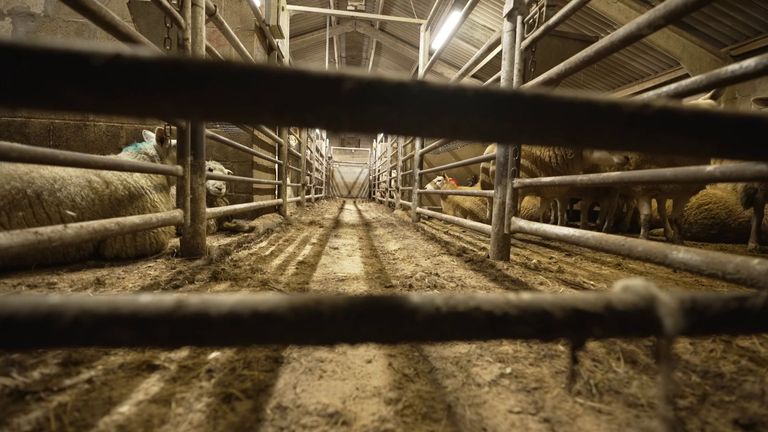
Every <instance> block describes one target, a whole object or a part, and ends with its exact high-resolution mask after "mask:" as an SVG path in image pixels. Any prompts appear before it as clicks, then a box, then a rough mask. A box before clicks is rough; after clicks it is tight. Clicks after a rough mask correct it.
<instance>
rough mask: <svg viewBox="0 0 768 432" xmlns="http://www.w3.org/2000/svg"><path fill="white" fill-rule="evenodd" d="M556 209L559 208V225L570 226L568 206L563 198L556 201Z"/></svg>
mask: <svg viewBox="0 0 768 432" xmlns="http://www.w3.org/2000/svg"><path fill="white" fill-rule="evenodd" d="M555 207H556V208H557V225H559V226H566V225H568V205H567V204H566V203H564V202H563V199H562V198H557V199H555Z"/></svg>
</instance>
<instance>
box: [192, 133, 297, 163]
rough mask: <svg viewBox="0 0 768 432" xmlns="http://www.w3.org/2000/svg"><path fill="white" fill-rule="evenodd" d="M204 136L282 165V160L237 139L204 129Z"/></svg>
mask: <svg viewBox="0 0 768 432" xmlns="http://www.w3.org/2000/svg"><path fill="white" fill-rule="evenodd" d="M205 136H206V137H207V138H210V139H212V140H214V141H216V142H219V143H221V144H224V145H226V146H228V147H232V148H234V149H237V150H240V151H241V152H244V153H248V154H250V155H253V156H256V157H258V158H261V159H264V160H267V161H269V162H272V163H276V164H278V165H282V164H283V161H281V160H278V159H276V158H274V157H272V156H270V155H268V154H267V153H264V152H261V151H259V150H255V149H252V148H250V147H248V146H246V145H243V144H240V143H239V142H237V141H234V140H231V139H229V138H227V137H225V136H221V135H219V134H217V133H214V132H211V131H205Z"/></svg>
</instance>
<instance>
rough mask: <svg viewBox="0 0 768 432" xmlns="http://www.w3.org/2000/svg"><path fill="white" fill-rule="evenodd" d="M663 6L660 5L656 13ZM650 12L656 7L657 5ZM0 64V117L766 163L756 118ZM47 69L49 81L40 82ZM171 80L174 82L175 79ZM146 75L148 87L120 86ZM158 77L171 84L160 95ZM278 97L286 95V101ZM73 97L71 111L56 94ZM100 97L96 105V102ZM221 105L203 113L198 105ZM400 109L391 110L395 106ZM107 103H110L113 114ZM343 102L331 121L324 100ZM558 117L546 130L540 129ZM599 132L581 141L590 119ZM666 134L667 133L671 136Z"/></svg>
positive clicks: (464, 93)
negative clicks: (142, 119) (318, 132)
mask: <svg viewBox="0 0 768 432" xmlns="http://www.w3.org/2000/svg"><path fill="white" fill-rule="evenodd" d="M666 3H667V2H665V3H663V4H666ZM663 4H662V5H663ZM0 55H2V56H3V57H5V58H13V59H14V67H12V68H2V69H0V90H1V91H0V106H5V107H15V108H31V109H60V110H70V111H78V112H91V113H93V112H99V113H104V114H123V115H131V114H133V115H137V114H142V115H145V116H157V117H160V118H162V117H172V116H179V117H184V118H193V119H210V120H228V121H234V122H237V121H244V122H247V121H248V120H249V119H253V118H259V119H264V120H265V121H267V122H270V123H271V122H275V123H282V124H286V123H293V124H295V125H297V126H300V127H303V126H311V127H324V128H327V129H339V130H346V129H354V130H355V131H360V132H374V133H378V132H379V131H385V132H387V133H392V134H409V135H410V134H422V135H427V136H429V135H432V136H434V135H444V136H447V137H449V138H454V139H475V140H479V141H489V142H493V141H496V142H501V143H503V142H510V141H515V142H536V143H540V144H542V145H555V146H560V145H562V146H566V147H576V148H582V147H587V148H603V149H612V150H629V151H633V150H636V149H637V148H643V149H645V151H648V152H654V151H656V152H664V153H666V154H685V155H687V154H692V153H694V152H695V153H703V154H709V155H711V156H713V157H724V158H731V159H744V160H749V159H752V160H761V159H762V160H768V147H766V146H755V145H752V142H751V139H748V138H747V137H754V136H761V134H762V133H764V131H765V130H766V129H768V116H764V115H759V114H753V113H736V112H722V111H714V110H702V109H698V110H697V109H693V108H688V107H682V106H671V105H659V104H646V103H638V102H634V101H628V100H616V99H610V98H596V97H587V96H583V95H579V96H576V95H560V94H550V93H543V92H530V91H499V90H492V89H485V88H474V87H472V88H460V89H457V88H456V87H455V86H450V85H440V84H436V83H423V82H418V81H417V82H405V81H396V80H386V81H385V80H377V79H372V78H368V77H351V76H336V75H328V74H318V73H315V72H309V71H300V70H290V69H286V68H273V67H269V66H261V65H258V66H257V65H243V64H237V63H229V62H207V61H196V60H190V59H183V58H171V57H160V58H148V57H146V56H137V55H133V54H130V53H127V54H122V55H121V56H118V57H116V56H112V55H109V54H105V53H103V52H95V51H93V50H90V51H88V50H72V49H60V48H50V47H39V46H31V45H28V44H23V45H22V44H16V43H9V42H0ZM49 70H56V71H58V73H56V74H53V75H51V74H46V72H47V71H49ZM181 72H183V73H181ZM135 76H152V77H154V79H152V80H141V81H140V82H137V81H136V80H129V79H125V80H123V79H121V77H135ZM210 76H217V77H218V82H217V86H216V87H215V90H214V88H213V87H212V86H199V85H198V86H197V87H196V88H197V90H196V91H195V92H194V94H192V93H190V92H185V91H182V88H186V85H187V84H189V85H192V84H193V83H195V82H197V81H196V80H202V81H205V80H206V79H209V78H210ZM165 78H168V79H173V82H176V84H177V85H174V86H171V87H168V86H166V85H164V83H165V82H167V81H166V80H165ZM138 92H142V93H146V92H154V93H157V94H163V95H164V97H165V100H167V101H168V102H169V103H163V104H145V103H143V102H142V101H140V100H137V99H136V98H135V97H132V96H133V95H135V94H137V93H138ZM285 92H288V94H287V95H286V94H285ZM71 94H77V95H78V98H77V100H74V98H71V97H69V96H68V95H71ZM107 94H108V95H110V97H108V98H107V97H105V95H107ZM252 94H260V95H262V96H263V97H265V98H270V100H280V99H281V98H284V97H286V96H291V95H297V97H298V96H299V95H300V96H301V97H308V98H310V99H312V100H314V101H317V102H316V103H312V104H298V105H296V104H287V103H286V104H283V103H274V104H270V105H269V106H268V107H267V106H263V104H254V103H253V101H252V100H251V96H250V95H252ZM222 98H226V99H227V101H228V103H227V104H221V105H220V106H218V107H217V110H216V112H215V113H214V112H213V111H211V110H210V109H208V105H207V102H209V101H210V102H212V101H220V100H221V99H222ZM405 99H407V100H409V101H411V103H409V104H406V105H403V104H402V100H405ZM116 100H119V101H120V103H115V101H116ZM338 100H344V101H347V102H346V103H347V105H346V106H345V112H346V114H347V115H344V116H340V115H338V111H339V110H338V105H337V104H336V102H335V101H338ZM553 117H554V118H558V119H559V123H558V127H557V128H552V127H544V126H546V125H545V124H544V122H545V121H546V119H547V118H553ZM595 118H599V119H600V120H601V133H600V134H597V135H595V134H594V133H593V132H594V130H593V127H592V126H591V125H593V124H594V119H595ZM672 132H674V133H672Z"/></svg>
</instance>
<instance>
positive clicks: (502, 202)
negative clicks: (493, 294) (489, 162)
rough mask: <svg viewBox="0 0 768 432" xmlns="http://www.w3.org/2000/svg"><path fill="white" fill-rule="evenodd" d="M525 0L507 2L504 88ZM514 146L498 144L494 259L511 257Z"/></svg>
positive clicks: (510, 79) (508, 85)
mask: <svg viewBox="0 0 768 432" xmlns="http://www.w3.org/2000/svg"><path fill="white" fill-rule="evenodd" d="M522 3H523V0H507V2H506V4H505V5H504V12H503V18H504V22H503V26H502V35H501V87H502V88H511V87H512V86H513V81H514V69H515V36H516V34H517V31H516V25H517V16H518V15H519V12H520V9H521V7H522ZM511 153H512V149H511V148H510V146H509V145H498V146H496V174H495V176H494V181H493V215H492V219H491V245H490V250H489V256H490V258H491V259H492V260H497V261H506V260H508V259H509V237H510V236H509V234H508V233H507V232H505V229H504V227H505V225H506V219H507V216H508V215H507V214H506V209H507V187H508V186H511V185H509V184H508V182H509V179H510V172H509V162H510V154H511Z"/></svg>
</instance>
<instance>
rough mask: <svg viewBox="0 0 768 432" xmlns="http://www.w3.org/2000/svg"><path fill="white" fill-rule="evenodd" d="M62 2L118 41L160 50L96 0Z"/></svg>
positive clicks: (63, 0) (158, 51) (156, 50)
mask: <svg viewBox="0 0 768 432" xmlns="http://www.w3.org/2000/svg"><path fill="white" fill-rule="evenodd" d="M62 3H64V4H65V5H67V6H69V7H70V8H72V9H73V10H74V11H75V12H77V13H79V14H80V15H82V16H83V17H85V18H86V19H88V20H89V21H91V22H92V23H94V24H95V25H96V26H98V27H99V28H101V29H104V30H105V31H107V33H109V34H110V35H112V36H113V37H114V38H115V39H117V40H119V41H120V42H125V43H130V44H138V45H142V46H144V47H147V48H149V49H151V50H152V51H155V52H157V53H161V52H162V51H161V50H160V48H158V47H157V46H156V45H155V44H153V43H152V42H151V41H150V40H149V39H147V38H146V37H144V35H142V34H141V33H139V32H138V31H136V29H134V28H133V27H131V26H130V25H129V24H128V23H126V22H125V21H123V20H122V19H121V18H120V17H119V16H117V15H116V14H115V13H114V12H112V11H111V10H109V8H107V7H106V6H104V5H102V4H101V3H99V2H98V1H96V0H62Z"/></svg>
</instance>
